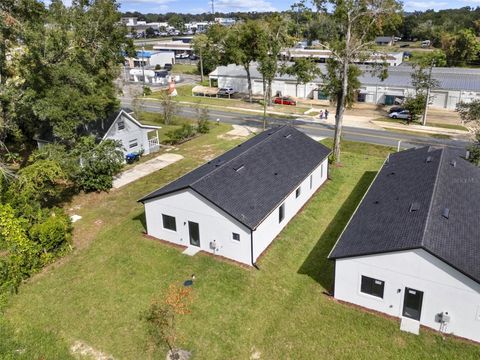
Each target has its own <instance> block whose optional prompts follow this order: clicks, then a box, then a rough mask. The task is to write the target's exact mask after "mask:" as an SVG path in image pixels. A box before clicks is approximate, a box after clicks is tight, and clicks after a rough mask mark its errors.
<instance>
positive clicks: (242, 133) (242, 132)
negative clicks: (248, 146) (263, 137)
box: [225, 125, 258, 138]
mask: <svg viewBox="0 0 480 360" xmlns="http://www.w3.org/2000/svg"><path fill="white" fill-rule="evenodd" d="M232 127H233V129H232V130H230V131H229V132H227V133H226V134H225V136H228V137H234V138H241V137H247V136H249V135H251V134H255V133H256V132H257V131H258V129H255V128H253V127H250V126H243V125H232Z"/></svg>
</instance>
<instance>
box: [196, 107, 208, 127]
mask: <svg viewBox="0 0 480 360" xmlns="http://www.w3.org/2000/svg"><path fill="white" fill-rule="evenodd" d="M196 130H197V132H198V133H200V134H206V133H208V132H209V131H210V120H209V117H208V109H207V108H206V107H203V108H200V107H199V108H197V129H196Z"/></svg>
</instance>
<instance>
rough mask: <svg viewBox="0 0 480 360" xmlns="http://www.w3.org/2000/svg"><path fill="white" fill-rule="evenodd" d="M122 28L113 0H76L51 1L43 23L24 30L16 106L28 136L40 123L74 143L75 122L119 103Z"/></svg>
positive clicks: (96, 116) (106, 111) (93, 117)
mask: <svg viewBox="0 0 480 360" xmlns="http://www.w3.org/2000/svg"><path fill="white" fill-rule="evenodd" d="M46 23H48V26H45V24H46ZM126 31H127V30H126V28H125V26H123V25H121V24H120V13H119V12H118V4H117V3H116V2H115V0H74V1H73V2H72V5H71V7H68V8H67V7H65V6H64V5H63V3H62V2H61V1H60V0H53V1H52V2H51V4H50V6H49V8H48V11H47V14H46V17H45V18H44V21H43V22H42V23H41V25H39V26H35V27H33V26H30V27H28V28H26V29H24V37H25V40H24V47H25V48H26V49H28V51H25V52H24V53H23V54H22V56H21V57H20V60H19V67H18V72H19V74H18V75H19V76H20V78H21V81H22V82H21V84H20V86H19V87H18V94H19V95H18V99H19V101H18V102H17V103H16V109H15V110H16V113H17V116H18V117H19V120H20V121H21V123H22V130H23V131H24V133H25V134H26V135H27V137H28V138H30V139H31V138H32V136H33V134H34V132H35V131H36V130H37V129H38V128H39V127H40V126H42V125H43V126H46V127H51V128H53V131H54V133H55V135H56V136H57V138H60V139H62V140H64V141H66V142H72V141H74V140H75V138H76V131H77V128H78V127H79V126H82V125H88V124H89V123H90V122H93V121H96V120H98V119H102V118H106V117H107V116H108V115H109V114H110V113H111V112H112V111H114V110H115V109H116V108H117V107H118V100H117V99H116V92H117V91H116V88H115V86H114V83H113V81H114V79H115V78H116V77H117V76H118V72H119V66H118V65H119V64H121V63H122V62H123V56H122V50H123V49H124V48H125V47H126V39H125V35H126Z"/></svg>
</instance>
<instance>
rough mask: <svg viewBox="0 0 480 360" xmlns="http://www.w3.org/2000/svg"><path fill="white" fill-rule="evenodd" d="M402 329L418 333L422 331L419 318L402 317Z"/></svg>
mask: <svg viewBox="0 0 480 360" xmlns="http://www.w3.org/2000/svg"><path fill="white" fill-rule="evenodd" d="M400 330H402V331H405V332H409V333H411V334H415V335H418V334H419V333H420V322H419V321H417V320H413V319H409V318H405V317H402V320H401V321H400Z"/></svg>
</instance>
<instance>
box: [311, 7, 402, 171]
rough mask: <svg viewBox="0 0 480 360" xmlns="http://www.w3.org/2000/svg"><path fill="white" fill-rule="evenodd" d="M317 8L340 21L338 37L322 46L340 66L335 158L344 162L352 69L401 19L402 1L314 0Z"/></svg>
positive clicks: (328, 40)
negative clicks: (378, 37)
mask: <svg viewBox="0 0 480 360" xmlns="http://www.w3.org/2000/svg"><path fill="white" fill-rule="evenodd" d="M314 3H315V4H316V6H317V9H318V10H319V11H320V12H321V11H323V12H326V8H327V6H328V7H329V8H331V9H332V13H331V17H332V18H333V20H334V22H335V24H336V25H337V33H336V35H335V36H334V37H331V38H327V39H321V40H322V46H323V47H324V48H326V49H328V50H330V51H331V52H332V55H333V56H334V58H335V62H334V63H333V64H332V65H336V66H338V72H337V74H338V79H339V80H340V83H341V89H339V90H340V91H339V92H338V94H337V98H336V99H335V101H336V112H335V123H336V126H335V139H334V150H333V156H334V161H335V162H337V163H339V162H340V142H341V136H342V125H343V114H344V112H345V107H346V104H347V94H348V90H349V84H348V82H349V78H350V77H349V71H350V69H351V68H352V66H354V65H353V64H354V62H355V61H358V60H359V59H362V58H366V57H368V56H369V55H370V54H372V53H373V52H374V51H375V47H374V41H373V40H374V38H375V36H376V35H379V34H381V33H382V31H383V29H384V28H385V27H389V28H391V27H392V25H395V24H397V23H399V22H400V19H401V17H400V14H399V12H400V10H401V5H400V3H399V2H397V1H396V0H314Z"/></svg>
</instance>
